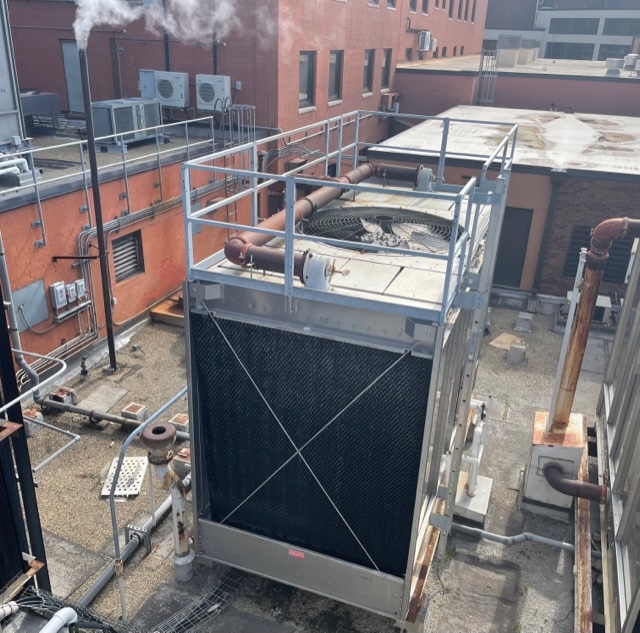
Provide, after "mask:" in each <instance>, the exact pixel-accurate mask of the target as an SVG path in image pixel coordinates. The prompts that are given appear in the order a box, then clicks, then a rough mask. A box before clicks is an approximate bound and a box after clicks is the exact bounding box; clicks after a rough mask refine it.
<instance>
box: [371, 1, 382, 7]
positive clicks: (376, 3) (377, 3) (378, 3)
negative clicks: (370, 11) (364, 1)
mask: <svg viewBox="0 0 640 633" xmlns="http://www.w3.org/2000/svg"><path fill="white" fill-rule="evenodd" d="M369 4H370V5H371V6H372V7H377V6H379V5H380V0H369Z"/></svg>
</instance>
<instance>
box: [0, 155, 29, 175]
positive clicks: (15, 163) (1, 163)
mask: <svg viewBox="0 0 640 633" xmlns="http://www.w3.org/2000/svg"><path fill="white" fill-rule="evenodd" d="M6 167H15V168H17V169H18V171H17V172H14V173H20V171H29V163H28V162H27V159H26V158H9V159H8V160H0V169H1V170H4V169H5V168H6ZM2 173H4V171H3V172H2Z"/></svg>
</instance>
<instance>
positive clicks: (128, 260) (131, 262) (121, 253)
mask: <svg viewBox="0 0 640 633" xmlns="http://www.w3.org/2000/svg"><path fill="white" fill-rule="evenodd" d="M112 248H113V267H114V270H115V273H116V281H122V280H123V279H127V277H132V276H133V275H135V274H137V273H141V272H144V260H143V257H142V236H141V233H140V231H136V232H135V233H130V234H129V235H125V236H124V237H119V238H118V239H116V240H113V245H112Z"/></svg>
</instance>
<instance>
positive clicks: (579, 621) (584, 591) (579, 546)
mask: <svg viewBox="0 0 640 633" xmlns="http://www.w3.org/2000/svg"><path fill="white" fill-rule="evenodd" d="M586 445H587V442H586V437H585V446H586ZM588 473H589V469H588V463H587V451H586V450H584V451H583V453H582V460H581V462H580V470H579V471H578V479H579V480H580V481H588V479H589V476H588ZM575 508H576V509H575V513H576V517H575V530H576V551H575V567H576V576H575V585H576V586H575V600H576V609H575V616H574V631H575V632H576V633H591V632H592V630H593V620H592V614H593V602H592V593H591V583H592V579H591V518H590V508H589V501H588V500H586V499H576V506H575Z"/></svg>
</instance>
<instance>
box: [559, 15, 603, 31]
mask: <svg viewBox="0 0 640 633" xmlns="http://www.w3.org/2000/svg"><path fill="white" fill-rule="evenodd" d="M599 24H600V19H599V18H551V22H549V33H551V34H552V35H597V34H598V25H599Z"/></svg>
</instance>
